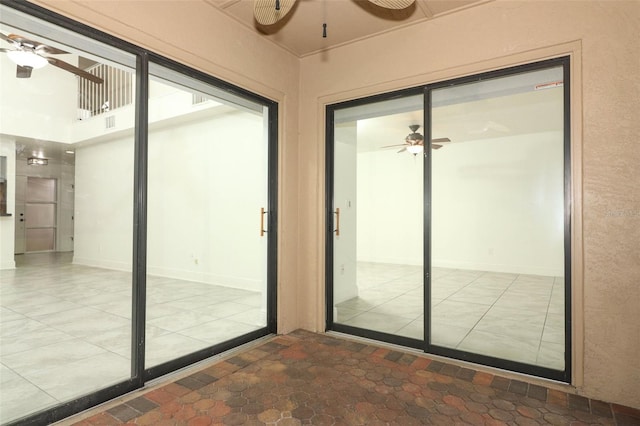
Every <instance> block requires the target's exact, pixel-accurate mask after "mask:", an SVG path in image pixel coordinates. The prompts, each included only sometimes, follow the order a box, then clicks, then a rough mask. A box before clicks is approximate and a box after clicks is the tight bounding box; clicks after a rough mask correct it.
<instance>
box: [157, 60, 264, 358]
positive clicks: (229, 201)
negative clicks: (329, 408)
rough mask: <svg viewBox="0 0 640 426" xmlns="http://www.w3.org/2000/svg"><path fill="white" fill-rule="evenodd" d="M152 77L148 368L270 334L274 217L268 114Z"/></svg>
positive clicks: (168, 77)
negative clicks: (269, 282)
mask: <svg viewBox="0 0 640 426" xmlns="http://www.w3.org/2000/svg"><path fill="white" fill-rule="evenodd" d="M151 74H152V79H151V82H150V91H149V172H148V180H149V208H148V264H147V265H148V266H147V348H146V361H145V365H146V367H153V366H156V365H159V364H162V363H165V362H168V361H171V360H173V359H176V358H179V357H181V356H185V355H188V354H191V353H193V352H196V351H198V350H201V349H204V348H208V347H211V346H214V345H216V344H220V343H223V342H226V341H228V340H230V339H233V338H237V337H239V336H242V335H245V334H247V333H249V332H253V331H256V330H258V329H261V328H265V327H266V325H267V316H266V315H267V238H268V235H269V229H268V226H267V223H268V219H269V217H268V215H269V214H270V213H269V212H267V210H268V191H267V182H268V180H267V173H268V155H267V154H268V132H267V129H268V126H267V124H268V120H267V108H266V107H263V106H262V105H261V104H258V103H252V102H249V101H247V100H243V99H240V98H238V99H232V98H230V95H228V94H225V93H224V92H222V91H221V90H220V89H217V88H215V87H214V86H211V85H209V84H205V83H203V82H201V81H198V80H195V79H192V78H188V77H185V76H182V75H180V74H178V73H175V72H173V71H170V70H168V69H166V68H163V67H161V66H158V65H155V64H152V67H151ZM261 209H264V210H265V213H264V214H263V213H262V210H261ZM261 226H262V228H261ZM262 231H266V232H262Z"/></svg>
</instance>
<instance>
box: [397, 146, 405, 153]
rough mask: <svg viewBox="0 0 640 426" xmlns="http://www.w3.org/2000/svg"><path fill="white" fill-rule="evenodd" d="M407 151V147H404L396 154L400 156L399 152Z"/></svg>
mask: <svg viewBox="0 0 640 426" xmlns="http://www.w3.org/2000/svg"><path fill="white" fill-rule="evenodd" d="M406 150H407V147H406V146H405V147H404V148H402V149H401V150H400V151H398V152H397V154H400V153H401V152H405V151H406Z"/></svg>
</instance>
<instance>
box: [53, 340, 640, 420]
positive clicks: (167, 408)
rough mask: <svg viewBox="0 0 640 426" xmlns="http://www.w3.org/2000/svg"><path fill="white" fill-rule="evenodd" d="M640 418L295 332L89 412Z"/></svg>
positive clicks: (119, 415)
mask: <svg viewBox="0 0 640 426" xmlns="http://www.w3.org/2000/svg"><path fill="white" fill-rule="evenodd" d="M121 424H125V425H128V426H130V425H156V426H172V425H173V426H177V425H188V426H196V425H200V426H207V425H278V426H289V425H308V424H311V425H336V426H338V425H368V426H378V425H398V426H410V425H419V424H431V425H444V426H451V425H493V426H506V425H522V426H527V425H542V424H547V425H548V424H551V425H574V426H583V425H589V424H591V425H612V426H615V425H617V426H623V425H638V424H640V410H637V409H633V408H629V407H622V406H619V405H616V404H610V403H607V402H603V401H597V400H591V399H588V398H585V397H582V396H578V395H574V394H568V393H565V392H563V391H562V390H559V389H558V388H555V389H550V388H547V387H545V386H541V385H539V384H534V383H527V382H524V381H519V380H515V379H508V378H505V377H501V376H498V375H493V374H489V373H486V372H483V371H477V370H474V369H471V368H467V367H463V366H459V365H455V364H449V363H445V362H440V361H436V360H433V359H431V358H429V357H428V356H424V355H422V354H414V353H411V352H409V351H403V350H401V349H389V348H385V347H381V346H378V345H374V344H371V343H369V342H362V341H355V340H351V339H345V338H338V337H334V336H329V335H324V334H313V333H309V332H305V331H296V332H294V333H291V334H289V335H286V336H277V337H274V338H272V339H271V340H270V341H267V342H262V343H260V344H258V345H256V346H254V347H253V348H249V349H246V350H244V351H241V352H239V353H236V354H233V355H230V356H229V357H226V359H223V360H218V361H215V362H212V363H209V364H206V365H203V366H201V367H200V368H199V369H197V370H195V371H191V372H189V373H187V374H184V375H182V376H181V377H176V378H175V379H173V380H172V381H171V382H169V383H163V384H160V385H158V386H156V387H154V388H151V389H147V390H142V391H140V392H137V393H135V394H133V395H129V396H128V397H127V398H125V399H121V400H118V401H113V402H111V403H110V404H108V405H106V406H104V407H99V408H96V409H94V410H90V411H89V412H87V413H82V414H81V415H78V416H76V417H74V418H69V419H66V420H64V421H63V422H61V424H60V426H69V425H77V426H95V425H121Z"/></svg>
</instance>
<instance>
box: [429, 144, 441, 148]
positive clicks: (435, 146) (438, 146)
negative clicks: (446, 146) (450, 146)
mask: <svg viewBox="0 0 640 426" xmlns="http://www.w3.org/2000/svg"><path fill="white" fill-rule="evenodd" d="M440 148H442V145H437V144H434V143H432V144H431V149H440Z"/></svg>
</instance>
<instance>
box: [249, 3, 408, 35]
mask: <svg viewBox="0 0 640 426" xmlns="http://www.w3.org/2000/svg"><path fill="white" fill-rule="evenodd" d="M414 1H415V0H369V2H371V3H373V4H375V5H376V6H380V7H383V8H385V9H396V10H397V9H405V8H407V7H409V6H411V5H412V4H413V2H414ZM295 2H296V0H255V2H254V6H253V16H254V17H255V19H256V21H257V22H258V23H259V24H260V25H273V24H275V23H277V22H278V21H280V20H281V19H283V18H284V17H285V16H286V15H287V14H288V13H289V12H290V11H291V9H293V6H294V5H295ZM326 30H327V24H326V23H325V24H323V37H326V36H327V32H326Z"/></svg>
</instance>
